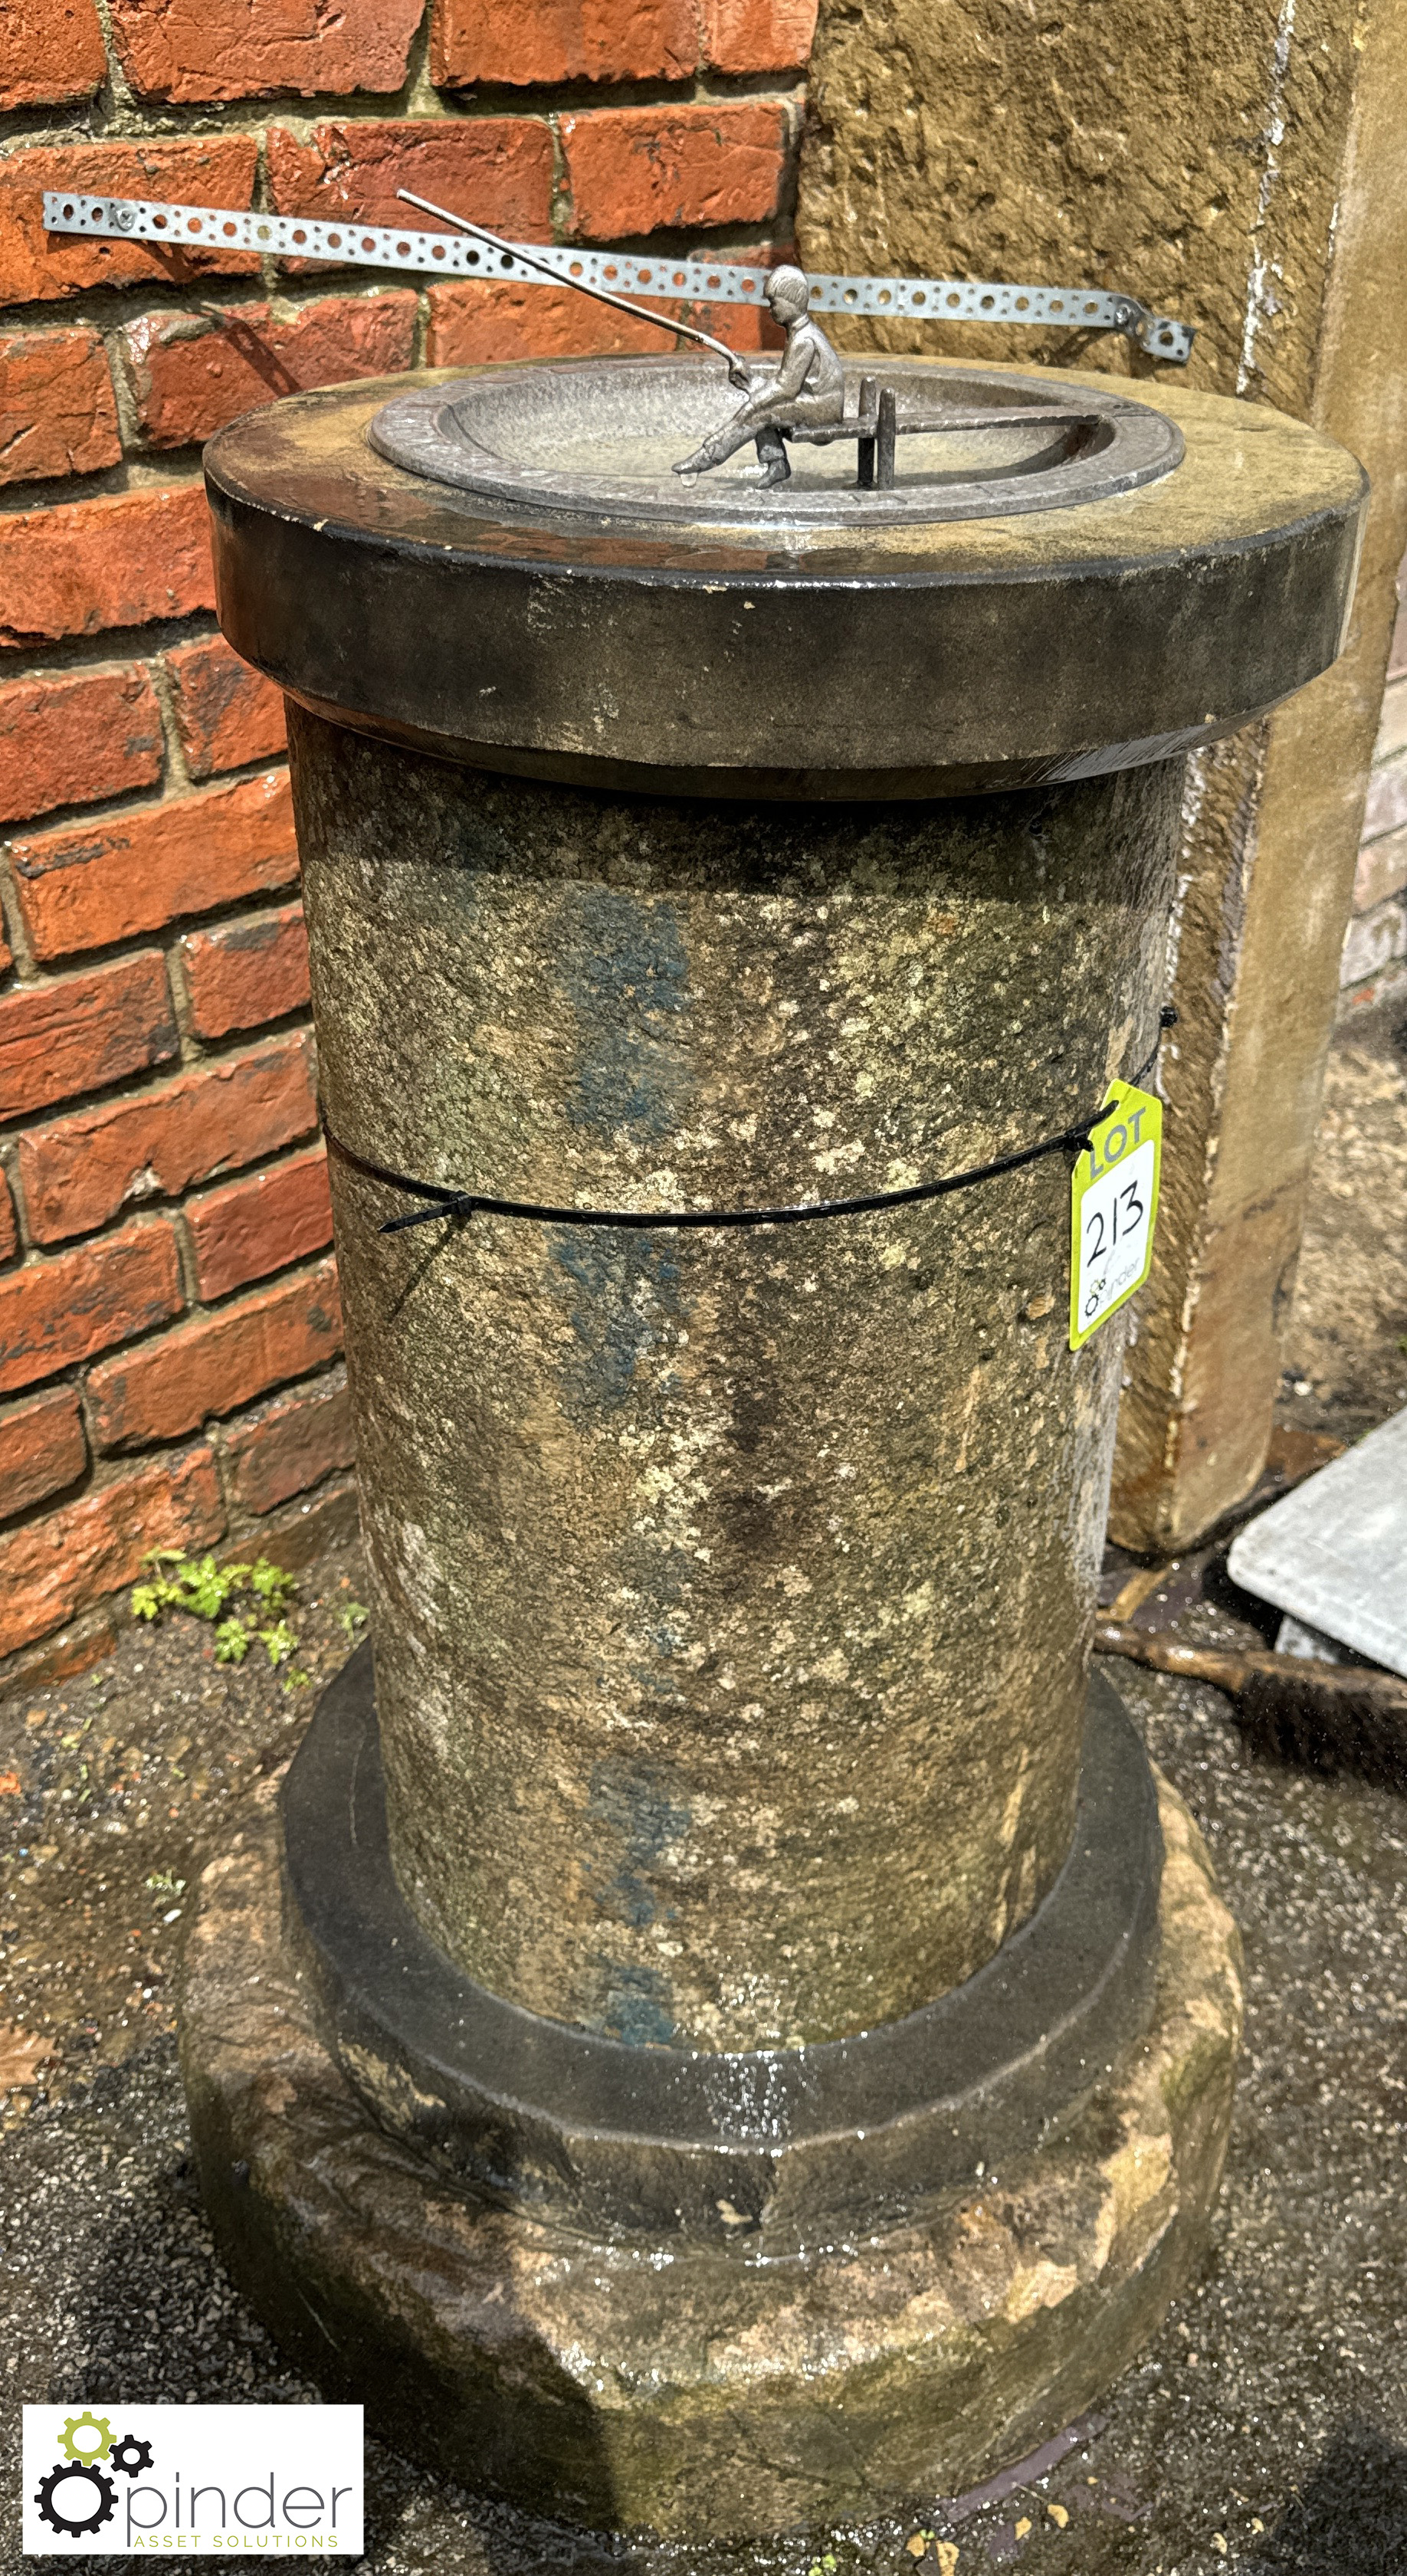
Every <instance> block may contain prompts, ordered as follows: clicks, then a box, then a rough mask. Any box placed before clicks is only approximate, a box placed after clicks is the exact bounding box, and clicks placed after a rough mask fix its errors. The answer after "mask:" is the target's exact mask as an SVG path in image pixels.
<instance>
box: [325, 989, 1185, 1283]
mask: <svg viewBox="0 0 1407 2576" xmlns="http://www.w3.org/2000/svg"><path fill="white" fill-rule="evenodd" d="M1176 1019H1177V1013H1176V1011H1175V1010H1173V1009H1172V1007H1171V1005H1168V1006H1167V1007H1166V1008H1165V1009H1164V1010H1162V1011H1161V1012H1160V1013H1159V1015H1158V1024H1159V1028H1160V1029H1165V1028H1171V1027H1172V1026H1173V1025H1174V1023H1175V1022H1176ZM1157 1061H1158V1048H1157V1046H1155V1047H1154V1048H1153V1050H1152V1053H1151V1054H1150V1055H1149V1056H1148V1057H1147V1058H1146V1059H1145V1061H1144V1062H1143V1063H1142V1064H1141V1065H1140V1066H1139V1068H1138V1071H1137V1073H1135V1074H1134V1075H1133V1076H1132V1079H1131V1081H1130V1084H1129V1088H1130V1089H1131V1090H1133V1091H1137V1090H1139V1089H1140V1088H1141V1086H1142V1084H1143V1081H1144V1079H1145V1077H1146V1076H1147V1075H1148V1074H1150V1073H1151V1072H1152V1070H1153V1067H1154V1066H1155V1064H1156V1063H1157ZM1116 1105H1117V1104H1116V1103H1113V1102H1110V1103H1109V1104H1107V1105H1106V1106H1105V1107H1104V1108H1102V1109H1097V1110H1096V1111H1095V1112H1094V1115H1093V1117H1091V1118H1085V1119H1082V1120H1080V1121H1079V1122H1078V1123H1077V1124H1076V1125H1073V1126H1070V1127H1062V1128H1061V1130H1060V1132H1059V1134H1058V1135H1055V1136H1044V1137H1042V1139H1041V1141H1040V1143H1039V1144H1038V1145H1022V1146H1019V1147H1018V1148H1017V1149H1016V1151H1015V1152H1014V1153H1010V1154H998V1155H997V1156H996V1157H995V1158H994V1160H993V1161H992V1162H990V1163H977V1164H974V1165H973V1167H972V1168H971V1170H969V1171H966V1172H949V1173H947V1174H946V1175H945V1176H944V1178H943V1179H942V1180H937V1181H916V1182H915V1183H914V1184H913V1186H912V1188H909V1189H903V1190H875V1191H872V1192H870V1193H868V1194H867V1195H866V1196H864V1197H862V1198H853V1199H813V1200H809V1201H807V1202H805V1203H804V1204H802V1205H800V1206H791V1207H771V1208H669V1209H661V1210H654V1209H641V1208H583V1207H548V1206H546V1205H539V1204H538V1203H537V1201H535V1200H532V1199H498V1198H491V1197H489V1196H488V1195H487V1193H486V1192H484V1191H481V1190H458V1189H453V1188H451V1187H450V1186H449V1185H448V1184H447V1183H444V1182H440V1181H417V1180H415V1179H413V1178H412V1176H411V1175H410V1173H409V1172H397V1171H393V1170H392V1169H391V1168H390V1166H389V1165H388V1164H386V1163H373V1162H372V1161H370V1160H369V1158H368V1157H367V1156H366V1155H365V1154H358V1153H357V1152H355V1151H354V1149H353V1147H352V1146H350V1145H344V1144H343V1142H342V1139H341V1137H340V1136H338V1135H337V1134H335V1132H334V1130H333V1129H332V1128H331V1127H330V1126H329V1124H328V1118H327V1112H326V1110H325V1109H324V1107H323V1105H322V1102H321V1101H319V1102H318V1119H319V1122H320V1124H321V1127H322V1132H323V1135H324V1136H325V1138H326V1139H327V1147H328V1151H329V1153H331V1154H332V1155H334V1156H335V1157H336V1159H337V1161H338V1162H339V1163H345V1164H346V1165H347V1167H348V1169H349V1170H350V1171H353V1172H360V1173H361V1175H362V1178H363V1180H368V1181H380V1182H382V1183H383V1184H384V1186H385V1187H386V1188H387V1189H391V1190H400V1191H402V1192H403V1193H404V1194H405V1196H406V1197H408V1198H415V1199H425V1200H428V1201H429V1205H428V1206H426V1207H422V1208H416V1209H414V1210H413V1211H412V1213H411V1214H410V1215H408V1216H393V1217H388V1218H387V1219H386V1222H385V1224H384V1225H382V1226H380V1227H378V1229H377V1231H378V1233H381V1234H404V1233H406V1232H407V1231H408V1230H409V1228H410V1227H412V1226H416V1225H432V1224H434V1222H435V1221H436V1219H437V1218H444V1217H463V1216H508V1217H532V1218H535V1219H536V1221H537V1222H538V1223H539V1224H541V1225H587V1226H615V1227H619V1228H620V1229H621V1230H622V1231H624V1232H626V1233H631V1234H643V1233H649V1232H653V1231H660V1232H664V1231H672V1230H675V1229H677V1230H679V1231H681V1232H686V1233H706V1232H709V1231H718V1230H726V1229H728V1228H736V1227H741V1226H754V1225H811V1224H814V1223H815V1222H816V1221H817V1220H818V1219H819V1218H821V1217H834V1216H874V1215H877V1214H878V1213H879V1212H880V1210H881V1209H884V1208H901V1207H920V1206H922V1205H924V1204H925V1203H926V1202H927V1201H928V1200H930V1199H942V1198H948V1197H949V1196H951V1194H952V1193H953V1192H954V1191H956V1190H970V1189H975V1188H976V1186H977V1184H978V1183H979V1182H980V1181H995V1180H1000V1179H1001V1177H1002V1175H1003V1174H1004V1173H1006V1172H1019V1171H1023V1170H1024V1169H1025V1167H1026V1165H1027V1164H1028V1163H1036V1162H1039V1161H1040V1160H1041V1158H1042V1157H1043V1156H1044V1155H1046V1154H1060V1153H1069V1152H1077V1153H1082V1152H1084V1150H1085V1149H1086V1148H1087V1147H1088V1146H1089V1144H1090V1143H1091V1142H1092V1140H1093V1137H1094V1131H1095V1129H1096V1128H1097V1127H1102V1126H1103V1125H1104V1122H1105V1120H1106V1119H1109V1118H1112V1117H1113V1115H1114V1111H1115V1107H1116Z"/></svg>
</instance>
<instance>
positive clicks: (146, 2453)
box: [108, 2433, 151, 2478]
mask: <svg viewBox="0 0 1407 2576" xmlns="http://www.w3.org/2000/svg"><path fill="white" fill-rule="evenodd" d="M108 2467H109V2468H110V2469H121V2471H122V2474H123V2476H124V2477H128V2478H135V2477H140V2475H141V2473H142V2471H143V2469H149V2468H150V2467H151V2444H150V2442H143V2441H142V2440H141V2439H140V2437H139V2436H138V2435H137V2434H136V2433H124V2434H123V2436H122V2439H121V2441H120V2442H114V2443H113V2446H112V2451H111V2454H110V2456H109V2459H108Z"/></svg>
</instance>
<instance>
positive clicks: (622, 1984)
mask: <svg viewBox="0 0 1407 2576" xmlns="http://www.w3.org/2000/svg"><path fill="white" fill-rule="evenodd" d="M603 1968H604V1975H605V1980H606V1990H605V1998H604V2001H603V2003H602V2006H601V2021H600V2027H601V2029H602V2031H603V2032H604V2034H605V2036H606V2038H607V2039H620V2040H624V2042H625V2045H626V2047H627V2048H668V2047H669V2045H670V2043H671V2041H672V2040H673V2038H674V2035H675V2030H676V2027H677V2025H676V2023H675V2019H674V2013H673V1997H672V1995H671V1994H670V1991H669V1987H668V1984H667V1983H666V1981H665V1979H664V1978H663V1977H662V1976H661V1974H660V1972H659V1970H658V1968H625V1967H616V1966H614V1965H612V1964H611V1963H610V1962H609V1961H607V1962H604V1963H603Z"/></svg>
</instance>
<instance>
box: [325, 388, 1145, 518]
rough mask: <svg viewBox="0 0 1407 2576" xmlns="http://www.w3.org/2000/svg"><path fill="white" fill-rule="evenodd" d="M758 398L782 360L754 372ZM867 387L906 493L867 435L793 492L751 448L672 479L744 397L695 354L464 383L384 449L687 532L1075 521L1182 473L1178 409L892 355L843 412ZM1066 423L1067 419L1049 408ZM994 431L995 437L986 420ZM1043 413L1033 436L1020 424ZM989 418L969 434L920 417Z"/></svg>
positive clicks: (510, 500) (553, 505) (415, 396)
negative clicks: (1033, 517)
mask: <svg viewBox="0 0 1407 2576" xmlns="http://www.w3.org/2000/svg"><path fill="white" fill-rule="evenodd" d="M752 374H753V382H754V385H755V386H757V387H758V388H761V387H762V386H763V385H765V383H766V382H767V380H768V379H769V378H770V377H773V376H775V374H776V362H775V361H771V362H764V364H763V365H762V366H760V367H758V366H754V367H753V370H752ZM865 375H870V376H874V377H876V378H877V380H878V382H879V383H880V384H886V385H887V384H892V385H893V386H894V388H895V391H896V393H897V396H898V429H899V435H898V442H897V452H896V472H895V482H894V488H893V489H892V490H891V491H878V490H874V489H868V490H864V491H862V490H860V489H859V488H858V486H857V482H856V473H857V465H858V444H859V442H858V440H857V439H856V438H855V437H854V436H853V435H852V436H849V437H845V438H839V439H832V440H830V441H828V442H827V443H826V444H824V445H816V444H812V443H811V442H809V441H807V440H803V439H800V438H797V439H794V440H793V441H791V442H790V447H789V458H790V464H791V480H790V482H788V483H785V484H783V485H781V486H780V487H778V488H775V489H772V490H768V489H766V488H765V487H764V486H763V485H762V484H761V482H760V480H759V470H758V466H757V461H756V455H755V451H754V448H753V444H752V441H751V440H750V439H749V441H748V443H747V445H746V446H745V447H744V448H741V449H740V450H739V451H738V453H737V455H736V456H733V457H730V458H729V460H728V462H727V463H726V465H723V466H721V467H719V468H717V469H716V470H715V471H714V472H712V473H710V474H705V475H701V476H699V477H698V478H697V479H695V478H691V479H690V480H689V481H688V482H684V481H681V479H680V478H679V476H678V475H676V474H675V473H674V472H673V470H672V469H673V467H674V465H675V464H676V463H677V461H678V460H679V458H680V457H682V456H687V455H688V454H690V452H691V451H692V450H693V449H694V448H696V447H697V446H698V445H699V443H700V441H701V440H703V439H705V438H707V437H708V435H709V433H710V431H712V430H715V429H717V428H719V427H721V426H722V424H723V423H724V422H726V421H727V420H728V419H730V418H731V416H732V414H733V412H734V411H736V409H737V407H738V403H739V400H740V397H739V395H738V393H737V392H736V391H735V390H734V389H733V388H732V387H731V386H730V385H729V384H728V383H727V381H726V379H725V378H724V376H723V374H722V371H721V370H720V368H718V367H717V366H715V365H710V364H709V363H708V362H707V361H706V360H702V359H694V358H673V357H667V358H606V359H593V360H590V361H588V362H586V363H584V364H582V363H578V364H575V365H570V366H552V365H547V366H527V367H504V368H501V369H499V370H498V371H497V372H496V373H494V374H491V375H479V376H473V377H471V378H470V379H469V380H468V381H467V383H466V382H460V383H459V384H456V385H449V386H446V385H424V386H421V387H420V388H419V389H418V390H417V391H416V392H414V393H409V394H400V395H398V396H397V397H396V399H395V400H394V401H393V402H388V403H387V404H385V406H384V407H383V409H382V410H380V411H378V412H377V414H376V416H375V418H374V420H373V421H372V423H371V426H370V428H369V430H368V433H367V435H368V437H369V439H370V442H371V445H372V446H373V447H374V448H375V449H376V450H377V453H378V454H379V455H381V456H385V457H389V459H390V460H391V462H392V464H394V465H403V466H404V467H405V468H406V469H407V471H408V472H409V473H412V474H423V475H426V476H428V477H429V479H430V480H431V481H432V482H436V483H448V484H450V485H452V486H455V487H457V488H458V489H459V490H461V491H465V492H469V493H472V494H473V495H474V496H475V498H476V499H478V500H481V501H489V502H492V503H494V504H495V505H497V506H499V507H502V508H507V509H510V510H514V511H516V510H524V511H526V512H529V513H531V514H532V515H533V516H534V517H538V518H540V517H542V516H543V515H544V514H546V515H549V516H553V517H556V516H559V515H564V516H571V517H575V516H578V515H581V514H584V515H586V516H589V517H592V518H596V519H599V520H601V521H603V522H606V523H608V524H609V523H611V522H615V521H620V520H629V521H634V522H644V523H646V524H654V523H658V522H661V521H666V522H671V523H681V524H688V525H690V526H699V525H703V526H710V527H716V526H726V527H758V526H767V527H772V528H779V527H789V528H794V527H796V526H798V525H804V526H805V527H808V528H863V527H875V526H879V527H893V526H896V525H900V526H902V525H904V524H906V523H912V522H924V521H928V522H931V521H940V520H949V519H981V518H993V517H997V516H1003V517H1004V516H1008V515H1010V513H1011V512H1013V511H1029V510H1066V509H1073V508H1075V507H1077V506H1078V505H1079V504H1080V503H1081V502H1088V501H1100V500H1105V499H1107V498H1108V496H1109V495H1110V494H1111V493H1115V492H1130V491H1133V490H1135V489H1136V488H1137V487H1138V486H1139V485H1140V484H1144V483H1153V482H1157V481H1158V480H1159V479H1160V478H1161V477H1162V476H1163V475H1165V474H1170V473H1171V472H1172V471H1173V469H1174V467H1175V466H1176V465H1177V464H1178V463H1179V462H1180V460H1181V457H1182V453H1183V441H1182V434H1181V432H1180V430H1179V429H1178V428H1177V426H1176V424H1175V423H1174V422H1173V421H1171V420H1169V419H1168V418H1167V417H1166V416H1165V415H1164V414H1162V413H1160V412H1156V411H1152V410H1150V409H1149V407H1148V405H1147V404H1146V403H1137V402H1131V401H1129V399H1128V397H1127V396H1126V395H1124V394H1121V393H1119V392H1117V391H1116V390H1114V389H1113V387H1112V386H1111V387H1110V388H1109V389H1108V390H1107V391H1106V390H1104V389H1103V388H1101V389H1100V390H1099V391H1098V392H1097V393H1095V392H1082V393H1078V394H1077V393H1074V392H1067V391H1062V392H1061V393H1060V394H1059V395H1058V396H1057V397H1056V398H1055V399H1054V400H1053V399H1052V394H1051V391H1050V389H1049V388H1048V387H1046V386H1044V385H1041V384H1038V383H1037V384H1033V383H1032V381H1031V378H1030V377H1029V376H1027V375H1017V374H1014V373H1009V372H1007V371H1005V370H997V369H981V370H974V369H972V368H957V367H951V366H942V365H937V364H933V365H930V364H927V363H924V364H920V365H918V366H914V365H912V364H910V365H908V366H906V367H904V368H902V369H899V368H893V369H889V370H887V371H886V369H885V367H884V364H883V361H881V360H879V359H866V360H864V361H855V362H853V363H851V364H849V365H847V367H846V369H845V418H846V420H847V421H858V419H859V416H860V409H861V400H860V387H861V381H862V378H863V377H864V376H865ZM1053 410H1054V411H1063V412H1064V413H1065V414H1066V415H1067V417H1066V419H1065V420H1063V421H1062V420H1059V419H1055V420H1052V418H1051V413H1052V411H1053ZM984 412H985V413H988V414H989V415H990V417H991V426H990V427H985V426H983V425H982V418H981V416H982V414H983V413H984ZM1013 412H1015V413H1018V414H1019V413H1021V412H1029V413H1030V414H1031V420H1030V424H1029V426H1027V425H1025V424H1023V423H1021V422H1020V421H1016V422H1013V420H1012V414H1013ZM944 413H957V414H959V415H967V414H971V415H975V419H974V421H973V425H972V426H970V427H969V426H966V425H965V426H964V427H963V428H961V429H958V430H946V429H945V430H928V431H925V430H908V429H906V427H905V422H906V420H913V419H915V418H916V417H922V418H932V417H933V415H934V414H940V415H941V414H944Z"/></svg>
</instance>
